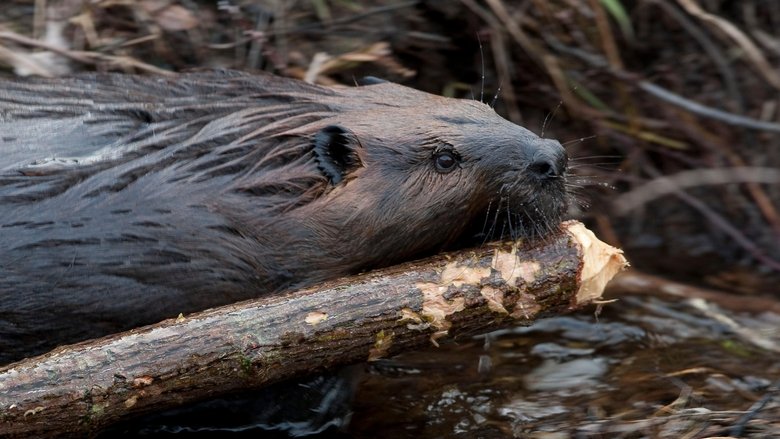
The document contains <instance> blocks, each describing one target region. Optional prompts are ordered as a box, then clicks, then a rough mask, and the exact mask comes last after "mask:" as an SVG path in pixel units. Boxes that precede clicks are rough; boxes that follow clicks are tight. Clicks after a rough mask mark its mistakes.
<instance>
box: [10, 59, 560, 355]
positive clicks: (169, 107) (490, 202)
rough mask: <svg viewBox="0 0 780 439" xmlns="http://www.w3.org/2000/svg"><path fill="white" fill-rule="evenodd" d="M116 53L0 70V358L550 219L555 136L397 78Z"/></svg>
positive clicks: (555, 206) (530, 229) (532, 227)
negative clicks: (96, 69) (175, 62)
mask: <svg viewBox="0 0 780 439" xmlns="http://www.w3.org/2000/svg"><path fill="white" fill-rule="evenodd" d="M370 82H371V84H370V85H364V86H356V87H345V88H326V87H321V86H317V85H312V84H307V83H303V82H300V81H297V80H293V79H285V78H280V77H277V76H273V75H269V74H262V75H261V74H246V73H238V72H230V71H219V72H195V73H187V74H181V75H178V76H175V77H152V76H137V75H124V74H110V73H102V74H100V73H92V74H81V75H76V76H74V77H71V78H60V79H29V78H28V79H24V80H6V81H4V82H3V84H2V87H0V118H1V119H0V136H1V137H0V145H1V146H0V151H1V152H2V153H1V154H0V249H2V250H0V364H3V363H7V362H10V361H15V360H18V359H20V358H23V357H25V356H30V355H34V354H39V353H42V352H45V351H47V350H50V349H51V348H53V347H56V346H58V345H61V344H65V343H72V342H76V341H80V340H85V339H89V338H95V337H98V336H102V335H106V334H109V333H115V332H118V331H122V330H126V329H129V328H133V327H138V326H142V325H146V324H150V323H154V322H157V321H160V320H162V319H165V318H170V317H175V316H177V315H179V313H191V312H195V311H199V310H203V309H206V308H210V307H214V306H219V305H224V304H227V303H232V302H236V301H240V300H243V299H248V298H253V297H257V296H259V295H261V294H274V293H278V292H281V291H285V290H290V289H293V288H300V287H304V286H307V285H311V284H314V283H317V282H321V281H324V280H326V279H332V278H336V277H340V276H344V275H348V274H352V273H357V272H361V271H364V270H368V269H371V268H375V267H381V266H387V265H391V264H395V263H398V262H401V261H405V260H409V259H412V258H417V257H420V256H424V255H426V254H431V253H435V252H438V251H441V250H445V249H451V248H456V247H459V246H465V245H471V244H475V243H476V244H479V243H481V242H484V241H486V240H489V239H498V238H501V237H506V236H511V237H519V236H531V237H532V236H540V235H544V234H545V233H547V232H549V231H551V230H553V229H555V228H556V227H557V225H558V224H559V223H560V221H561V219H562V216H563V214H564V211H565V209H566V205H567V198H568V196H567V192H566V183H565V180H566V178H565V174H566V164H567V156H566V152H565V150H564V148H563V147H562V146H561V144H560V143H558V142H557V141H555V140H551V139H542V138H540V137H538V136H536V135H535V134H533V133H532V132H531V131H529V130H527V129H525V128H523V127H521V126H518V125H515V124H513V123H511V122H509V121H507V120H505V119H503V118H502V117H500V116H499V115H498V114H497V113H496V112H495V111H494V110H493V109H492V108H491V107H490V106H488V105H485V104H484V103H481V102H478V101H475V100H460V99H453V98H445V97H440V96H436V95H432V94H428V93H425V92H421V91H417V90H414V89H411V88H407V87H405V86H401V85H398V84H394V83H390V82H381V81H370Z"/></svg>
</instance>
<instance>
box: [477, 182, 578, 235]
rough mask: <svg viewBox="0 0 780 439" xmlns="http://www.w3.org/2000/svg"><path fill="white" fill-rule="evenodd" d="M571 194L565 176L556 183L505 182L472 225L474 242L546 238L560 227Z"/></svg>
mask: <svg viewBox="0 0 780 439" xmlns="http://www.w3.org/2000/svg"><path fill="white" fill-rule="evenodd" d="M568 198H569V197H568V195H567V193H566V189H565V183H564V181H563V179H561V180H560V181H556V182H553V184H543V185H533V184H531V185H529V184H528V182H524V184H517V183H515V184H511V185H505V186H504V187H503V188H502V190H501V191H499V196H498V197H496V198H495V199H493V200H491V201H489V203H488V206H487V208H486V209H485V211H484V216H481V217H480V218H479V219H477V220H476V221H475V224H474V225H473V226H472V227H471V231H472V232H471V233H472V234H471V236H472V238H473V239H474V240H475V241H474V243H476V244H480V243H485V242H490V241H498V240H502V239H512V240H517V239H530V240H544V239H546V237H548V236H550V235H552V234H554V233H555V232H556V231H558V230H559V229H560V224H561V221H563V219H564V216H565V213H566V211H567V208H568Z"/></svg>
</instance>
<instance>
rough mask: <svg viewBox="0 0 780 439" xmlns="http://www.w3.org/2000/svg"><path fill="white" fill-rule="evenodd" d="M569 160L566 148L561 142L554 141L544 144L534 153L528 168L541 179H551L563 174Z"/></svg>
mask: <svg viewBox="0 0 780 439" xmlns="http://www.w3.org/2000/svg"><path fill="white" fill-rule="evenodd" d="M568 160H569V159H568V157H567V155H566V150H565V149H563V147H562V146H561V144H560V143H558V142H554V144H547V145H544V146H543V147H542V148H541V150H540V151H537V153H536V154H534V158H533V161H532V162H531V164H530V165H529V166H528V170H529V172H531V174H532V175H533V176H534V177H536V178H537V179H539V180H550V179H554V178H558V177H561V176H563V174H564V172H566V164H567V162H568Z"/></svg>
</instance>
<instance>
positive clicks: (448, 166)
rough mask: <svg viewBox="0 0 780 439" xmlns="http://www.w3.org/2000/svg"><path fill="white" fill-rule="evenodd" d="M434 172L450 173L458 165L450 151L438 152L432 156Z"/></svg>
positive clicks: (456, 159)
mask: <svg viewBox="0 0 780 439" xmlns="http://www.w3.org/2000/svg"><path fill="white" fill-rule="evenodd" d="M433 163H434V164H435V165H436V170H437V171H439V172H441V173H442V174H446V173H448V172H452V171H453V170H454V169H455V168H456V167H457V165H458V158H457V157H456V156H455V154H453V153H452V152H450V151H440V152H437V153H436V154H435V155H434V156H433Z"/></svg>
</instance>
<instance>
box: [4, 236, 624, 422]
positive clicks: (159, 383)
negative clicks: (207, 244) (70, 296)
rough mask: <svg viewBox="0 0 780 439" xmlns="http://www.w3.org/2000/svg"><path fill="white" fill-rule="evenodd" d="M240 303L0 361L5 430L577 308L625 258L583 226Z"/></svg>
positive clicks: (213, 391) (217, 391)
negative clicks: (530, 242) (541, 239)
mask: <svg viewBox="0 0 780 439" xmlns="http://www.w3.org/2000/svg"><path fill="white" fill-rule="evenodd" d="M564 229H565V230H566V233H561V234H559V235H558V236H554V237H551V238H550V239H549V240H547V241H546V242H545V243H543V244H537V245H536V246H525V247H523V246H521V247H520V248H518V247H516V246H514V245H512V243H497V244H491V245H487V246H484V247H483V248H479V249H473V250H467V251H462V252H458V253H453V254H446V255H441V256H437V257H434V258H430V259H427V260H425V261H419V262H414V263H409V264H405V265H402V266H397V267H392V268H389V269H386V270H381V271H376V272H372V273H368V274H365V275H361V276H356V277H352V278H347V279H342V280H339V281H336V282H332V283H328V284H323V285H321V286H319V287H316V288H309V289H306V290H302V291H297V292H293V293H289V294H286V295H281V296H275V297H265V298H261V299H257V300H252V301H246V302H242V303H237V304H234V305H230V306H225V307H221V308H217V309H213V310H209V311H205V312H202V313H198V314H194V315H190V316H186V317H182V318H179V319H175V320H173V319H172V320H167V321H164V322H161V323H159V324H156V325H152V326H148V327H145V328H139V329H136V330H133V331H129V332H126V333H122V334H116V335H113V336H110V337H105V338H102V339H98V340H92V341H88V342H84V343H80V344H75V345H71V346H65V347H61V348H58V349H56V350H54V351H52V352H50V353H48V354H46V355H42V356H39V357H36V358H30V359H27V360H24V361H21V362H18V363H14V364H11V365H9V366H6V367H4V368H2V369H0V435H3V436H8V437H14V436H30V437H46V436H79V437H82V436H84V435H89V434H94V433H96V432H98V431H100V429H101V428H104V427H106V426H108V425H111V424H113V423H115V422H117V421H120V420H123V419H127V418H129V417H132V416H137V415H140V414H143V413H148V412H151V411H159V410H163V409H167V408H171V407H175V406H178V405H181V404H185V403H188V402H194V401H197V400H200V399H203V398H207V397H216V396H219V395H224V394H227V393H230V392H233V391H237V390H246V389H249V388H258V387H262V386H265V385H268V384H270V383H273V382H277V381H280V380H284V379H288V378H293V377H296V376H302V375H306V374H311V373H316V372H318V371H323V370H326V369H329V368H333V367H336V366H340V365H345V364H349V363H355V362H361V361H366V360H372V359H376V358H381V357H386V356H390V355H393V354H396V353H398V352H401V351H405V350H409V349H416V348H421V347H425V346H430V345H431V344H432V343H433V344H436V341H437V340H440V339H441V338H442V337H457V336H458V335H462V334H473V333H474V332H477V331H488V330H493V329H498V328H501V327H505V326H512V325H526V324H530V323H532V322H533V321H534V320H536V319H538V318H540V317H543V316H546V315H554V314H559V313H563V312H566V311H570V310H572V309H575V308H578V307H581V306H583V305H584V304H587V303H589V302H590V301H592V300H594V299H597V298H599V297H600V295H601V292H602V291H603V288H604V285H605V283H606V282H607V281H608V280H609V279H610V278H611V277H612V276H613V275H614V274H615V273H616V272H617V271H620V270H621V269H622V268H623V267H624V266H625V264H626V262H625V259H623V257H622V254H621V252H620V251H619V250H617V249H614V248H612V247H609V246H607V245H606V244H604V243H602V242H600V241H598V239H596V237H595V236H593V234H592V233H591V232H590V231H588V230H587V229H585V228H584V227H583V226H582V225H581V224H579V223H576V222H569V223H567V224H565V227H564Z"/></svg>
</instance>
